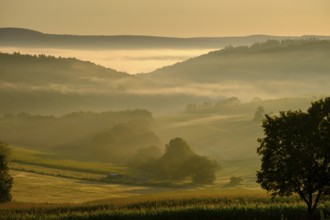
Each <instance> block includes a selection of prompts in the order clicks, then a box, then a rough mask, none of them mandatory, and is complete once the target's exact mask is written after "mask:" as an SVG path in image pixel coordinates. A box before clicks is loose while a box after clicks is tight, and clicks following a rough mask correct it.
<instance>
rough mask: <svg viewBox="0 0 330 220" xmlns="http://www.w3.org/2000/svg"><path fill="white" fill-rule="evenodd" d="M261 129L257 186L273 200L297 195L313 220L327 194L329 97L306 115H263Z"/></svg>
mask: <svg viewBox="0 0 330 220" xmlns="http://www.w3.org/2000/svg"><path fill="white" fill-rule="evenodd" d="M262 127H263V129H264V135H265V136H264V137H263V138H260V139H258V142H259V143H260V146H259V148H258V150H257V152H258V154H259V155H261V156H262V158H261V162H262V163H261V170H260V171H258V172H257V182H258V183H260V184H261V186H262V187H263V188H264V189H266V190H267V191H269V192H272V195H273V196H276V195H279V196H290V195H292V194H294V193H297V194H298V195H299V196H300V197H301V198H302V199H303V200H304V201H305V203H306V205H307V213H308V219H313V212H314V211H315V209H316V208H317V205H318V203H319V202H320V201H321V200H322V199H324V198H326V197H328V196H329V194H330V97H328V98H325V99H321V100H319V101H316V102H313V103H312V105H311V107H310V108H309V109H308V110H307V112H303V111H301V110H297V111H282V112H280V114H279V115H275V116H269V115H266V117H265V119H264V120H263V124H262Z"/></svg>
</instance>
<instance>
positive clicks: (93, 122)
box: [0, 39, 330, 182]
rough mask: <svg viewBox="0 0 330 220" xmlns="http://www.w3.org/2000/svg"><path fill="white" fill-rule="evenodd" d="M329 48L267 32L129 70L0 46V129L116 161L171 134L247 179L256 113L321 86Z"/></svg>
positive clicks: (38, 144)
mask: <svg viewBox="0 0 330 220" xmlns="http://www.w3.org/2000/svg"><path fill="white" fill-rule="evenodd" d="M329 57H330V41H327V40H316V39H309V40H282V41H275V40H271V41H267V42H264V43H256V44H253V45H252V46H240V47H226V48H225V49H222V50H217V51H214V52H210V53H208V54H205V55H202V56H199V57H196V58H192V59H189V60H187V61H184V62H181V63H177V64H175V65H172V66H167V67H164V68H160V69H158V70H156V71H154V72H150V73H148V74H137V75H129V74H127V73H123V72H119V71H116V70H114V69H110V68H105V67H102V66H99V65H96V64H94V63H92V62H86V61H81V60H78V59H75V58H56V57H53V56H45V55H22V54H20V53H13V54H6V53H0V100H1V103H2V106H1V109H0V114H2V115H3V116H2V117H0V125H2V129H3V130H2V132H1V135H0V139H1V140H5V141H6V140H9V142H10V143H12V144H18V145H22V146H28V147H30V148H38V149H42V150H44V149H45V150H49V151H56V152H57V153H58V152H59V153H61V154H63V155H65V156H67V157H73V158H77V157H78V154H77V153H76V152H77V151H79V154H80V155H79V157H80V158H84V159H85V158H89V159H91V158H92V159H102V160H112V161H115V162H118V161H119V162H122V161H123V160H124V159H123V158H125V161H129V160H130V159H131V158H132V157H134V155H135V154H136V153H137V152H139V150H140V149H143V148H144V147H149V146H150V145H153V146H154V145H155V146H156V147H158V148H160V149H162V150H163V148H164V146H163V143H167V142H168V141H169V140H170V139H171V138H173V137H181V138H183V139H185V140H187V142H188V143H190V144H191V145H192V146H194V149H196V152H198V153H200V154H201V155H206V156H210V157H213V158H215V159H217V160H220V161H221V163H222V164H224V163H227V165H224V166H227V167H231V168H230V169H234V170H236V171H235V172H237V170H238V169H239V170H244V172H243V171H242V173H244V175H246V176H247V177H246V178H249V179H250V180H251V182H255V180H254V178H255V171H256V169H257V166H258V161H259V160H257V155H256V151H255V150H256V147H257V142H256V139H257V138H258V137H260V136H261V135H262V131H261V127H260V120H261V118H262V114H264V113H268V114H272V113H277V112H278V111H279V110H287V109H298V108H301V109H306V107H307V106H308V105H309V104H310V102H311V101H312V100H315V99H316V98H314V97H322V96H324V95H328V94H329V92H330V74H329V70H330V63H329V62H328V58H329ZM256 97H259V98H256ZM126 109H146V110H131V111H123V110H126ZM257 109H259V110H260V109H261V110H262V111H260V112H259V116H261V118H260V117H259V118H258V117H256V115H257ZM81 111H84V112H81ZM89 111H92V112H89ZM109 111H110V112H109ZM115 111H117V112H115ZM120 111H123V112H120ZM69 112H74V113H72V114H69V116H73V117H67V116H62V115H65V114H67V113H69ZM100 112H101V113H100ZM141 113H142V116H143V117H142V119H143V118H144V119H147V122H148V123H147V124H146V123H144V122H141V120H140V119H141V117H140V116H141ZM39 114H40V115H39ZM44 115H53V116H56V117H53V116H44ZM118 115H121V117H118ZM136 116H137V117H138V120H135V119H136ZM257 116H258V115H257ZM255 118H257V120H255ZM118 119H120V120H118ZM144 121H145V120H144ZM71 133H73V134H71ZM40 136H41V137H42V138H40ZM49 140H52V141H51V142H49ZM109 147H110V148H109ZM111 147H112V148H111ZM114 151H116V154H115V156H113V157H112V158H111V155H113V152H114ZM103 152H107V154H103ZM91 154H92V155H93V157H92V156H90V155H91ZM104 157H105V158H104ZM235 163H236V164H235ZM228 164H230V165H228ZM242 164H244V165H243V166H244V169H242Z"/></svg>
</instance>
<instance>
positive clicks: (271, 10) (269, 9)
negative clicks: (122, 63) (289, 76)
mask: <svg viewBox="0 0 330 220" xmlns="http://www.w3.org/2000/svg"><path fill="white" fill-rule="evenodd" d="M0 3H1V8H0V27H17V28H26V29H32V30H36V31H40V32H43V33H51V34H70V35H71V34H72V35H151V36H168V37H169V36H171V37H221V36H247V35H257V34H264V35H278V36H301V35H330V28H329V24H330V13H329V12H330V1H328V0H313V1H311V0H299V1H298V0H291V1H284V0H277V1H274V0H268V1H265V0H250V1H244V0H237V1H229V0H203V1H202V0H189V1H188V0H181V1H174V0H166V1H165V0H159V1H157V2H156V1H154V0H134V1H130V0H95V1H88V0H84V1H81V0H70V1H64V0H58V1H44V0H30V1H24V0H0Z"/></svg>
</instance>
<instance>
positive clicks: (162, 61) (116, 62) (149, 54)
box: [0, 47, 220, 74]
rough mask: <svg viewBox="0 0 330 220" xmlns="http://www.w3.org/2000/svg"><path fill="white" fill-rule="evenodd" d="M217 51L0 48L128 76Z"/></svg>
mask: <svg viewBox="0 0 330 220" xmlns="http://www.w3.org/2000/svg"><path fill="white" fill-rule="evenodd" d="M215 49H220V48H214V49H166V48H165V49H164V48H163V49H162V48H161V49H132V50H129V49H112V50H111V49H107V50H92V49H90V50H84V49H77V50H74V49H60V48H26V47H0V51H1V52H5V53H14V52H20V53H22V54H31V55H34V54H44V55H47V56H48V55H51V56H56V57H66V58H69V57H75V58H77V59H80V60H84V61H91V62H93V63H95V64H98V65H102V66H104V67H108V68H112V69H115V70H118V71H121V72H126V73H129V74H136V73H148V72H152V71H154V70H156V69H157V68H160V67H163V66H168V65H172V64H174V63H177V62H181V61H184V60H187V59H189V58H192V57H196V56H200V55H202V54H205V53H208V52H209V51H212V50H215Z"/></svg>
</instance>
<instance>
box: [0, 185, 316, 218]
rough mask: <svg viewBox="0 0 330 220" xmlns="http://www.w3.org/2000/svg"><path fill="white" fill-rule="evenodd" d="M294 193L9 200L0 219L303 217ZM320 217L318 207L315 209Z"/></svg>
mask: <svg viewBox="0 0 330 220" xmlns="http://www.w3.org/2000/svg"><path fill="white" fill-rule="evenodd" d="M239 194H241V195H240V196H238V195H239ZM304 215H305V206H304V204H303V203H302V202H301V201H300V200H299V199H298V198H296V197H293V198H277V199H270V198H269V197H268V196H267V195H265V194H255V192H254V193H253V192H238V193H233V192H229V193H227V194H226V193H220V192H217V191H204V190H200V191H191V192H181V193H179V192H176V193H162V194H154V195H145V196H136V197H130V198H117V199H111V200H102V201H95V202H89V203H83V204H33V203H32V204H31V203H8V204H4V205H1V206H0V219H13V220H14V219H26V220H30V219H46V220H47V219H226V220H228V219H229V220H230V219H251V220H254V219H269V220H272V219H276V220H279V219H281V218H282V219H290V220H295V219H297V220H298V219H304ZM315 217H316V219H317V218H319V210H318V211H317V212H316V216H315Z"/></svg>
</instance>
